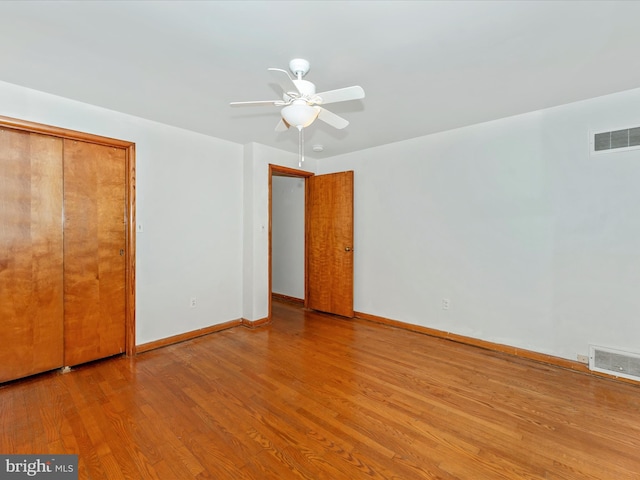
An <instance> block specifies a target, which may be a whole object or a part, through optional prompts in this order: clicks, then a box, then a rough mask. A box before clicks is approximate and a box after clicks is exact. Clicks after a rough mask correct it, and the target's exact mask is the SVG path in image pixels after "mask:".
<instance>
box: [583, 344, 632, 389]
mask: <svg viewBox="0 0 640 480" xmlns="http://www.w3.org/2000/svg"><path fill="white" fill-rule="evenodd" d="M589 369H590V370H593V371H595V372H601V373H608V374H609V375H615V376H616V377H624V378H628V379H631V380H637V381H639V382H640V354H637V353H631V352H623V351H620V350H613V349H611V348H606V347H597V346H595V345H591V346H590V347H589Z"/></svg>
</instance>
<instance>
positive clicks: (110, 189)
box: [64, 139, 126, 365]
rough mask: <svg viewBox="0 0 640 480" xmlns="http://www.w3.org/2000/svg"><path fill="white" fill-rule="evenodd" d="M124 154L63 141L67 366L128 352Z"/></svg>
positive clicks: (65, 343) (105, 148)
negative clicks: (126, 340)
mask: <svg viewBox="0 0 640 480" xmlns="http://www.w3.org/2000/svg"><path fill="white" fill-rule="evenodd" d="M125 178H126V152H125V150H124V149H122V148H114V147H107V146H103V145H97V144H92V143H87V142H82V141H77V140H68V139H66V140H64V257H65V261H64V309H65V321H64V364H65V365H77V364H79V363H84V362H88V361H91V360H96V359H98V358H104V357H108V356H110V355H115V354H118V353H123V352H124V350H125V268H126V267H125V265H126V264H125V261H126V255H125V251H126V236H125V226H126V221H125V217H126V203H125V202H126V196H125V186H126V181H125Z"/></svg>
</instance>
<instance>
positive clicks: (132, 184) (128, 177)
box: [0, 115, 271, 356]
mask: <svg viewBox="0 0 640 480" xmlns="http://www.w3.org/2000/svg"><path fill="white" fill-rule="evenodd" d="M3 127H4V128H10V129H13V130H21V131H23V132H30V133H39V134H42V135H49V136H52V137H58V138H63V139H65V138H66V139H69V140H78V141H83V142H89V143H95V144H98V145H105V146H108V147H115V148H122V149H124V150H125V155H126V172H125V183H126V185H125V207H126V209H127V211H126V215H125V219H126V222H127V225H126V227H125V249H126V251H125V318H124V326H125V340H124V342H125V354H126V355H127V356H132V355H135V353H136V323H135V322H136V227H135V226H136V155H135V143H133V142H129V141H126V140H118V139H115V138H109V137H103V136H100V135H94V134H91V133H84V132H78V131H75V130H68V129H65V128H60V127H53V126H50V125H45V124H41V123H35V122H30V121H27V120H19V119H16V118H11V117H5V116H2V115H0V128H3ZM269 186H271V181H269ZM269 192H271V190H269ZM269 199H271V197H269ZM269 240H271V228H269ZM269 259H271V253H269ZM269 266H271V263H269ZM269 272H271V270H269ZM269 281H271V274H269ZM269 314H271V299H269Z"/></svg>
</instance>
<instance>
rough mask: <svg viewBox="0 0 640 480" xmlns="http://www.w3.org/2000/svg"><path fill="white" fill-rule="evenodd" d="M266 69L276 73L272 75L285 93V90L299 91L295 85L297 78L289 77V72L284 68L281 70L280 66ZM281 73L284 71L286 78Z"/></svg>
mask: <svg viewBox="0 0 640 480" xmlns="http://www.w3.org/2000/svg"><path fill="white" fill-rule="evenodd" d="M267 70H269V71H270V72H275V73H277V75H274V78H276V80H277V81H278V85H280V87H281V88H282V91H283V92H284V93H287V92H297V93H300V89H299V88H298V85H296V82H297V80H295V79H294V78H291V75H289V72H287V71H286V70H282V69H281V68H268V69H267ZM281 73H284V74H285V75H286V78H285V77H283V76H282V75H281Z"/></svg>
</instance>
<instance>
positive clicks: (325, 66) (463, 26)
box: [0, 0, 640, 158]
mask: <svg viewBox="0 0 640 480" xmlns="http://www.w3.org/2000/svg"><path fill="white" fill-rule="evenodd" d="M639 20H640V2H638V1H623V2H614V1H606V2H599V1H589V2H583V1H567V2H564V1H532V2H528V1H497V2H494V1H490V2H489V1H487V2H485V1H477V0H474V1H468V2H467V1H445V2H436V1H433V2H431V1H411V2H401V1H347V2H344V1H284V2H283V1H257V2H255V1H199V2H196V1H160V2H156V1H87V2H81V1H70V2H66V1H65V2H62V1H43V2H32V1H17V2H14V1H6V0H4V1H0V80H3V81H6V82H10V83H15V84H18V85H23V86H26V87H30V88H34V89H37V90H41V91H44V92H50V93H53V94H57V95H61V96H64V97H68V98H72V99H76V100H80V101H83V102H87V103H91V104H94V105H100V106H103V107H106V108H110V109H113V110H117V111H121V112H126V113H130V114H132V115H136V116H139V117H143V118H147V119H151V120H156V121H159V122H163V123H167V124H170V125H175V126H179V127H183V128H186V129H189V130H194V131H197V132H202V133H205V134H208V135H212V136H215V137H219V138H223V139H227V140H231V141H233V142H237V143H248V142H252V141H255V142H259V143H263V144H266V145H271V146H274V147H276V148H280V149H284V150H289V151H292V152H297V148H298V143H297V135H296V133H297V132H296V131H295V130H293V131H288V132H284V133H276V132H275V131H274V128H275V125H276V123H277V122H278V120H279V110H278V109H277V108H276V107H254V108H231V107H229V105H228V104H229V102H231V101H242V100H269V99H276V98H278V89H277V87H276V86H275V84H274V83H273V77H272V76H271V75H270V74H269V73H268V72H267V68H268V67H278V68H284V69H287V67H288V63H289V60H291V59H292V58H297V57H302V58H306V59H307V60H309V61H310V62H311V70H310V72H309V74H308V75H307V77H306V79H307V80H310V81H312V82H314V83H315V84H316V87H317V89H318V91H324V90H331V89H335V88H341V87H346V86H351V85H361V86H362V87H363V88H364V90H365V92H366V98H364V99H362V100H357V101H351V102H344V103H339V104H332V105H330V106H328V107H327V108H328V109H329V110H331V111H333V112H334V113H337V114H340V115H341V116H343V117H344V118H346V119H347V120H349V121H350V122H351V124H350V125H349V126H348V127H347V128H346V129H344V130H335V129H333V128H331V127H329V126H328V125H326V124H323V123H322V122H318V121H317V122H315V123H314V124H313V125H312V126H310V127H309V128H307V129H305V133H306V143H307V150H308V151H307V154H308V155H309V156H314V157H317V158H321V157H322V156H332V155H337V154H340V153H345V152H350V151H355V150H360V149H364V148H368V147H373V146H378V145H382V144H386V143H391V142H396V141H400V140H405V139H408V138H412V137H417V136H422V135H427V134H429V133H433V132H438V131H443V130H448V129H451V128H455V127H460V126H464V125H469V124H473V123H479V122H484V121H487V120H492V119H496V118H501V117H506V116H510V115H514V114H518V113H524V112H528V111H533V110H538V109H541V108H546V107H551V106H555V105H560V104H565V103H569V102H573V101H576V100H581V99H585V98H590V97H596V96H600V95H605V94H608V93H613V92H618V91H622V90H627V89H631V88H636V87H640V55H639V53H638V46H639V45H640V24H639ZM2 113H3V112H2V106H1V105H0V114H2ZM318 143H319V144H323V145H324V147H325V151H324V153H323V154H314V153H313V152H311V151H310V148H308V147H309V146H310V145H313V144H318Z"/></svg>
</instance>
